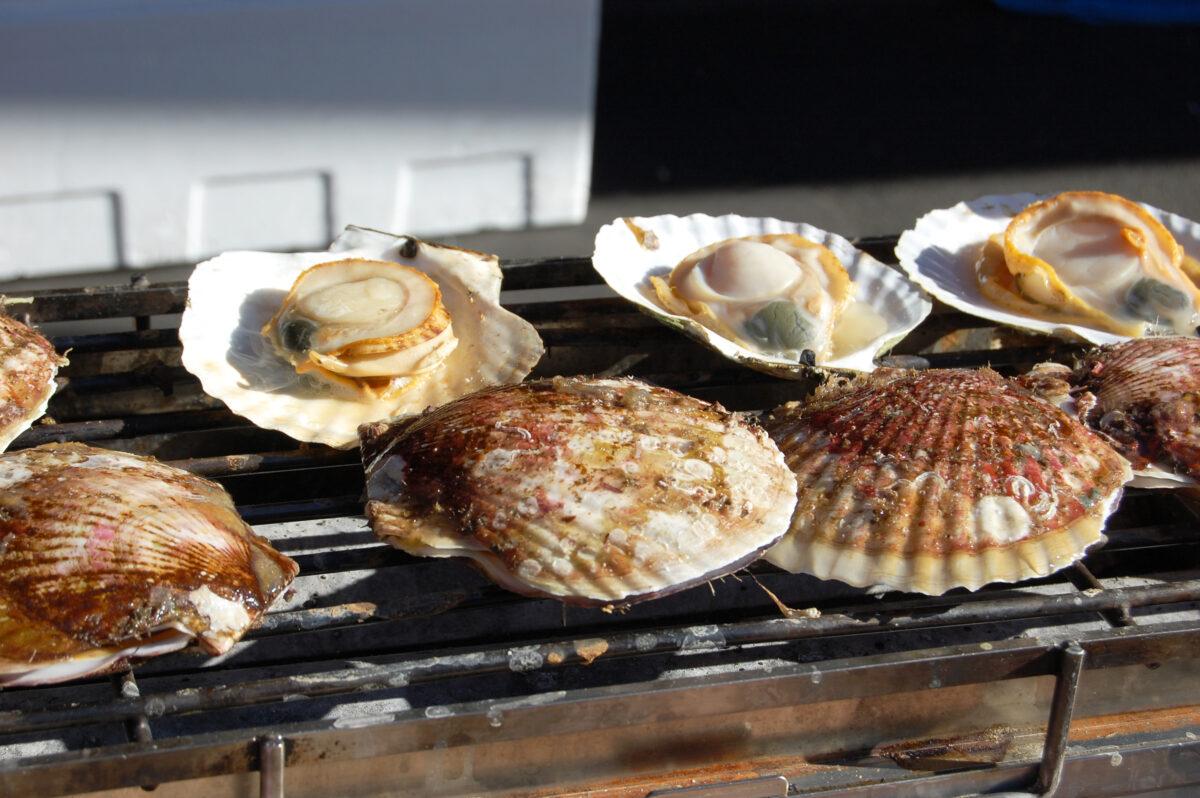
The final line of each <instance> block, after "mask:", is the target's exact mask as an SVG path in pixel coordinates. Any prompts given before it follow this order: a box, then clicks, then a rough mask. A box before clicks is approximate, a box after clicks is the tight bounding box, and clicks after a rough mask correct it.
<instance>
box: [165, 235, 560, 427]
mask: <svg viewBox="0 0 1200 798" xmlns="http://www.w3.org/2000/svg"><path fill="white" fill-rule="evenodd" d="M501 278H502V272H501V270H500V263H499V259H498V258H497V257H496V256H495V255H486V254H483V253H480V252H472V251H470V250H465V249H458V248H455V247H449V246H443V245H439V244H434V243H431V242H427V241H419V240H417V239H415V238H411V237H407V236H393V235H388V234H385V233H379V232H375V231H372V230H365V229H362V228H356V227H348V228H346V230H345V231H344V232H343V233H342V235H341V236H339V237H338V239H337V240H336V241H335V242H334V243H333V245H332V246H331V248H330V250H329V251H328V252H291V253H277V252H226V253H223V254H221V255H218V256H217V257H215V258H212V259H210V260H207V261H204V262H203V263H200V264H199V265H197V266H196V269H195V270H194V271H193V272H192V275H191V277H190V278H189V280H188V306H187V309H186V310H185V311H184V314H183V319H182V320H181V321H180V326H179V339H180V341H181V342H182V344H183V365H184V366H185V367H186V368H187V369H188V370H189V371H190V372H191V373H193V374H195V375H196V376H197V377H198V378H199V379H200V382H201V384H202V385H203V386H204V390H205V392H206V393H208V394H209V395H210V396H213V397H216V398H217V399H220V400H221V401H223V402H225V404H226V405H228V406H229V409H230V410H232V411H233V412H235V413H237V414H239V415H241V416H245V417H246V418H248V419H249V420H251V421H252V422H254V423H255V424H257V425H258V426H260V427H264V428H267V429H276V430H279V431H281V432H284V433H287V434H288V435H290V436H292V437H293V438H295V439H296V440H299V441H307V442H313V443H324V444H327V445H329V446H334V447H337V448H342V449H348V448H352V447H353V446H355V445H356V444H357V443H358V427H359V425H361V424H364V423H367V422H370V421H380V420H387V419H392V418H397V417H400V416H406V415H411V414H415V413H420V412H421V411H422V410H424V409H425V408H427V407H432V406H436V405H439V404H441V403H443V402H447V401H450V400H451V399H454V398H456V397H459V396H462V395H463V394H467V393H470V392H472V391H474V390H477V389H479V388H482V387H484V386H487V385H498V384H505V383H509V382H516V381H519V380H521V379H523V378H524V377H525V376H526V375H527V374H528V373H529V371H530V370H531V369H532V368H533V367H534V365H535V364H536V363H537V361H538V360H539V359H540V358H541V356H542V353H543V351H544V347H543V345H542V341H541V338H539V337H538V334H537V331H536V330H535V329H534V327H533V325H531V324H530V323H529V322H527V321H525V320H524V319H522V318H520V317H519V316H516V315H515V314H513V313H510V312H509V311H507V310H505V309H504V308H503V307H502V306H501V304H500V283H501Z"/></svg>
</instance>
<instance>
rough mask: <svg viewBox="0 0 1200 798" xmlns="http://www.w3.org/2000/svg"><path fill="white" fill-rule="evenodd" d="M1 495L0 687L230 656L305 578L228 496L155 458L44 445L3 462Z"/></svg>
mask: <svg viewBox="0 0 1200 798" xmlns="http://www.w3.org/2000/svg"><path fill="white" fill-rule="evenodd" d="M0 486H2V488H3V490H2V492H0V549H2V551H3V557H2V558H0V685H5V686H11V685H28V684H42V683H48V682H58V681H63V680H66V679H72V678H77V677H81V676H86V675H89V674H95V673H103V672H106V671H109V670H112V669H115V668H117V667H120V666H121V665H122V664H123V663H124V662H126V661H128V660H140V659H143V658H145V657H148V656H153V655H156V654H161V653H165V652H167V651H173V650H176V649H179V648H182V647H183V646H185V645H187V644H188V643H189V642H190V641H192V640H193V639H194V640H196V641H198V642H199V644H200V646H201V647H202V648H204V650H205V651H207V652H209V653H212V654H220V653H223V652H225V651H228V650H229V648H230V647H231V646H232V645H233V644H234V643H235V642H236V641H237V640H238V639H239V638H240V637H241V636H242V634H243V633H244V632H245V631H246V630H247V629H248V628H250V627H251V626H253V625H254V624H256V623H257V622H258V620H259V618H260V617H261V616H262V614H263V613H264V612H265V611H266V610H267V607H268V606H269V605H270V604H271V602H272V601H273V600H274V599H275V598H276V597H277V596H278V595H279V594H280V593H282V592H283V590H284V589H285V588H286V587H287V586H288V584H289V583H290V582H291V581H292V579H293V577H294V576H295V575H296V570H297V566H296V563H295V562H293V561H292V560H290V559H289V558H287V557H285V556H283V555H282V554H279V553H278V552H277V551H275V550H274V549H273V548H272V547H271V546H270V545H269V544H268V543H267V542H266V541H264V540H262V539H261V538H259V537H257V536H256V535H254V533H253V532H252V531H251V530H250V527H248V526H247V525H246V523H245V522H244V521H243V520H242V519H241V518H240V517H239V516H238V513H237V511H236V509H235V508H234V505H233V502H232V501H231V500H230V498H229V495H228V494H227V493H226V492H225V491H224V489H223V488H221V487H220V486H219V485H217V484H215V483H213V482H209V481H208V480H205V479H202V478H201V477H198V476H196V475H194V474H191V473H188V472H186V471H182V470H180V469H177V468H172V467H170V466H167V465H165V464H163V463H160V462H158V461H156V460H153V459H151V458H145V457H138V456H135V455H130V454H125V453H121V452H114V451H108V450H104V449H97V448H94V447H90V446H85V445H83V444H78V443H63V444H46V445H44V446H38V447H36V448H32V449H23V450H20V451H16V452H8V453H5V454H3V455H0Z"/></svg>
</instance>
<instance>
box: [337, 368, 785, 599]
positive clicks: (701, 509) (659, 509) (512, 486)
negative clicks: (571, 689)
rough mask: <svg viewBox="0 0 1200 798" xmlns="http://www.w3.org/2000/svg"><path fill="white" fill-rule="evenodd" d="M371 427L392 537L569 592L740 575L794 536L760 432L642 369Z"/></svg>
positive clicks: (370, 459) (781, 466) (372, 475)
mask: <svg viewBox="0 0 1200 798" xmlns="http://www.w3.org/2000/svg"><path fill="white" fill-rule="evenodd" d="M361 436H362V444H361V447H362V456H363V463H364V466H365V468H366V481H367V485H366V495H367V503H366V513H367V517H368V518H369V519H370V522H371V526H372V528H373V529H374V531H375V533H376V535H377V536H379V537H380V538H381V539H382V540H385V541H387V542H389V543H391V544H392V545H395V546H397V547H398V548H401V549H403V550H405V551H407V552H409V553H410V554H414V555H418V556H432V557H453V556H459V557H467V558H470V559H471V560H472V561H474V562H475V563H476V564H477V565H478V566H479V567H480V568H481V569H482V570H483V571H484V572H485V573H486V574H487V575H488V576H489V577H490V578H491V579H492V580H494V581H495V582H497V583H498V584H500V585H501V586H502V587H505V588H507V589H509V590H512V591H514V592H517V593H522V594H526V595H533V596H550V597H553V598H557V599H560V600H562V601H563V602H566V603H571V604H579V605H598V606H605V605H612V606H621V605H626V604H631V603H633V602H635V601H639V600H642V599H647V598H652V597H655V596H662V595H665V594H668V593H672V592H675V591H677V590H681V589H683V588H685V587H688V586H691V585H694V584H697V583H700V582H703V581H706V580H708V579H712V578H715V577H717V576H721V575H724V574H728V573H731V572H732V571H734V570H737V569H738V568H740V567H742V566H744V565H745V564H747V563H749V562H751V561H752V560H754V559H756V558H758V557H759V556H760V555H761V554H762V552H763V550H764V549H766V548H767V547H768V546H770V545H771V544H772V543H774V542H775V541H777V540H778V539H779V538H780V536H782V535H783V533H784V531H785V530H786V529H787V525H788V519H789V518H790V517H791V511H792V507H793V506H794V504H795V500H796V497H795V478H794V477H793V476H792V474H791V472H790V471H789V470H788V468H787V466H786V464H785V463H784V461H783V456H782V455H781V454H780V452H779V450H778V449H777V448H776V447H775V445H774V444H773V443H771V441H770V439H769V438H768V437H767V436H766V434H765V433H764V432H763V431H762V430H761V429H759V428H757V427H756V426H753V425H751V424H749V423H748V422H746V421H745V420H744V419H742V418H741V417H740V416H738V415H736V414H733V413H730V412H728V411H726V410H725V409H724V408H722V407H720V406H719V405H715V404H710V403H706V402H703V401H701V400H699V399H695V398H692V397H688V396H685V395H683V394H680V393H678V392H675V391H671V390H668V389H665V388H661V387H656V386H652V385H649V384H646V383H642V382H639V381H636V380H632V379H621V380H610V379H585V378H580V377H557V378H554V379H551V380H539V381H534V382H527V383H523V384H521V385H514V386H507V387H502V388H493V389H487V390H483V391H479V392H477V393H474V394H471V395H469V396H466V397H463V398H461V399H458V400H456V401H454V402H450V403H448V404H445V405H442V406H441V407H438V408H435V409H433V410H431V411H429V412H428V413H425V414H423V415H421V416H418V417H415V418H411V419H404V420H401V421H398V422H394V423H392V424H373V425H367V426H364V428H363V430H362V432H361Z"/></svg>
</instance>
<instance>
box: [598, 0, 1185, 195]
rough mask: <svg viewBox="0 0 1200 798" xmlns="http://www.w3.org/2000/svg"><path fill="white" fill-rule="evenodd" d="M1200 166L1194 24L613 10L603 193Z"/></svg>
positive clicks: (937, 12) (954, 13)
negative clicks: (1139, 165)
mask: <svg viewBox="0 0 1200 798" xmlns="http://www.w3.org/2000/svg"><path fill="white" fill-rule="evenodd" d="M1198 154H1200V26H1197V25H1187V24H1175V25H1169V26H1168V25H1133V24H1090V23H1087V22H1082V21H1076V20H1073V19H1068V18H1065V17H1058V16H1041V15H1037V16H1034V15H1027V14H1022V13H1016V12H1012V11H1007V10H1004V9H1001V8H999V7H997V6H996V5H994V4H993V3H991V2H987V0H907V1H906V2H897V1H896V0H842V1H841V2H839V1H838V0H794V1H793V2H781V1H780V0H748V1H747V2H736V3H735V2H721V0H649V1H648V2H647V1H644V0H605V2H604V5H603V17H602V26H601V46H600V62H599V70H598V83H597V93H596V118H595V149H594V154H593V158H594V160H593V180H592V191H593V194H594V195H604V194H609V193H614V192H646V191H663V190H680V189H711V188H718V187H750V186H772V185H782V184H791V183H809V182H813V181H822V182H828V181H841V180H859V179H885V178H893V177H906V176H914V175H927V176H928V175H939V174H955V173H959V172H964V171H978V170H997V169H1008V168H1031V167H1032V168H1036V167H1040V166H1053V167H1064V166H1070V165H1076V164H1090V163H1103V162H1113V161H1138V160H1155V159H1172V158H1180V157H1187V156H1194V155H1198Z"/></svg>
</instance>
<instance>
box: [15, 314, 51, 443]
mask: <svg viewBox="0 0 1200 798" xmlns="http://www.w3.org/2000/svg"><path fill="white" fill-rule="evenodd" d="M66 364H67V359H66V358H64V357H61V356H60V355H59V354H58V353H57V352H56V351H55V350H54V346H53V344H51V343H50V342H49V341H47V340H46V338H45V337H44V336H43V335H42V334H41V333H39V332H38V331H37V330H34V329H32V328H31V327H29V326H27V325H25V324H22V323H21V322H19V321H17V320H16V319H14V318H11V317H9V316H5V315H3V314H0V450H4V449H7V448H8V445H9V444H10V443H12V442H13V440H14V439H15V438H16V437H17V436H18V435H20V434H21V433H22V432H24V431H25V430H27V429H28V428H29V427H30V426H31V425H32V424H33V422H35V421H37V420H38V419H39V418H41V417H42V416H43V415H45V413H46V407H47V406H48V405H49V403H50V397H51V396H52V395H53V394H54V390H55V388H56V383H55V380H54V378H55V376H56V375H57V374H58V370H59V368H61V367H62V366H65V365H66Z"/></svg>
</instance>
